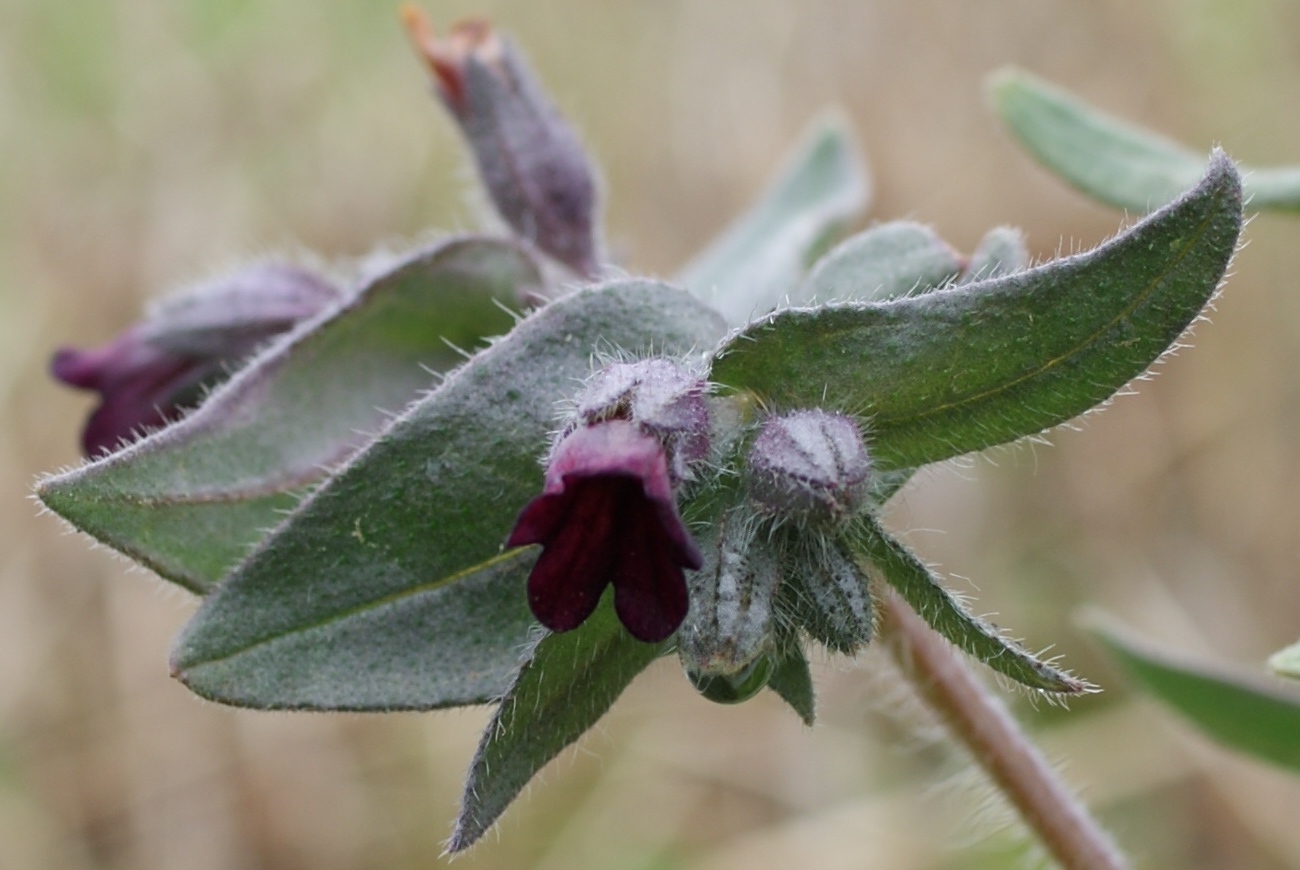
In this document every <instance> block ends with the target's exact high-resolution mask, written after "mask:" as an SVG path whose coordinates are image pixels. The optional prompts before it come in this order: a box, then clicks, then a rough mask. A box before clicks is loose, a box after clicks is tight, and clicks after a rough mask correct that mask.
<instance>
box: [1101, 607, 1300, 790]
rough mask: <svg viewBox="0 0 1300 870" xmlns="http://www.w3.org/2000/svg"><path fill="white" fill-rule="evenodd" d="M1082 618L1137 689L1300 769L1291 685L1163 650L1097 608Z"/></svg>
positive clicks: (1296, 701) (1298, 716)
mask: <svg viewBox="0 0 1300 870" xmlns="http://www.w3.org/2000/svg"><path fill="white" fill-rule="evenodd" d="M1081 622H1082V623H1083V624H1084V627H1085V628H1087V629H1088V631H1089V632H1090V633H1091V634H1092V635H1093V636H1094V637H1096V638H1097V639H1098V640H1099V641H1101V643H1102V644H1103V645H1104V646H1105V648H1106V651H1107V652H1109V653H1110V654H1111V656H1112V658H1113V659H1114V661H1115V662H1116V664H1118V665H1119V666H1120V668H1121V670H1123V672H1124V675H1125V676H1126V677H1128V678H1129V680H1130V681H1131V682H1132V683H1133V684H1134V685H1135V686H1137V687H1138V688H1139V689H1141V690H1142V691H1144V692H1146V693H1148V694H1150V695H1151V696H1152V697H1154V698H1156V699H1157V700H1159V701H1161V702H1162V703H1164V704H1166V705H1167V706H1169V707H1172V708H1173V709H1174V710H1176V711H1178V712H1179V713H1181V714H1182V715H1183V716H1185V717H1187V718H1188V719H1190V720H1191V722H1192V724H1194V725H1196V727H1198V728H1200V729H1201V730H1202V731H1204V732H1205V733H1207V734H1209V735H1210V736H1211V737H1213V738H1214V739H1215V740H1217V741H1219V742H1220V743H1222V744H1224V745H1225V746H1229V747H1231V748H1233V749H1236V750H1238V751H1240V752H1245V753H1248V754H1250V755H1254V756H1256V757H1258V758H1262V759H1264V760H1266V761H1271V762H1273V763H1274V764H1280V765H1283V766H1286V767H1290V768H1293V769H1297V770H1300V691H1297V690H1296V689H1295V688H1294V687H1293V686H1290V685H1288V684H1286V683H1282V682H1280V681H1277V680H1269V679H1267V678H1265V677H1263V676H1262V675H1260V674H1256V673H1254V672H1242V671H1238V670H1236V669H1232V668H1228V667H1225V666H1223V665H1211V664H1206V663H1202V662H1196V661H1192V660H1190V659H1188V658H1186V657H1184V656H1181V655H1175V654H1172V653H1168V652H1165V651H1163V650H1160V649H1158V648H1156V647H1155V646H1154V645H1153V644H1151V643H1149V642H1147V641H1146V640H1144V639H1142V638H1140V637H1139V636H1137V634H1136V633H1135V632H1134V631H1133V630H1132V629H1129V628H1127V627H1126V626H1124V625H1122V624H1121V623H1119V622H1118V621H1117V620H1115V619H1113V618H1111V617H1109V616H1107V615H1105V614H1103V613H1100V612H1098V611H1088V612H1087V613H1085V615H1084V616H1083V618H1082V619H1081Z"/></svg>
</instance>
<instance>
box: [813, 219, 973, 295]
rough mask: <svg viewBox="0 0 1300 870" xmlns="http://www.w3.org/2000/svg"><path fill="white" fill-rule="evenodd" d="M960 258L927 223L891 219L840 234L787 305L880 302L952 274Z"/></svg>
mask: <svg viewBox="0 0 1300 870" xmlns="http://www.w3.org/2000/svg"><path fill="white" fill-rule="evenodd" d="M961 270H962V258H961V257H960V256H959V255H958V254H957V252H956V251H954V250H953V249H952V247H951V246H949V245H948V243H947V242H945V241H944V240H943V239H941V238H939V236H938V235H936V234H935V232H934V230H932V229H930V228H929V227H927V226H923V225H921V224H918V223H912V222H911V221H891V222H889V223H884V224H880V225H878V226H874V227H872V228H871V229H869V230H867V231H865V232H862V233H858V234H857V235H856V236H852V237H851V238H848V239H845V240H844V241H843V242H840V243H839V244H838V245H836V246H835V248H834V249H833V250H832V251H831V252H830V253H828V254H827V255H826V256H824V257H822V258H821V259H820V260H818V261H817V263H816V265H814V266H813V269H812V271H811V272H810V273H809V274H808V277H807V278H805V279H804V281H803V283H802V284H801V285H800V286H799V288H798V290H796V291H795V292H794V293H792V294H791V295H790V307H797V306H801V305H809V304H812V303H813V302H831V301H845V300H856V301H859V302H882V301H884V300H886V299H893V298H894V297H896V296H907V295H910V294H913V293H925V292H928V291H930V290H933V289H934V288H936V287H941V286H943V285H944V284H946V283H948V282H949V281H951V280H953V279H954V278H956V277H957V276H958V275H959V274H960V273H961Z"/></svg>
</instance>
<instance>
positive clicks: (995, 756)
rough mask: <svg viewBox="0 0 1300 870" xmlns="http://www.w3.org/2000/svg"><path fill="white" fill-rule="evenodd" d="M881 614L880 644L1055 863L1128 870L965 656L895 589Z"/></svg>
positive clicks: (1085, 869)
mask: <svg viewBox="0 0 1300 870" xmlns="http://www.w3.org/2000/svg"><path fill="white" fill-rule="evenodd" d="M881 610H882V613H883V616H884V619H883V620H882V626H881V632H880V633H881V638H882V639H883V640H885V641H886V643H887V644H888V646H889V649H890V652H891V653H892V654H893V656H894V659H895V661H896V662H897V663H898V666H899V668H900V670H902V672H903V673H904V674H905V675H906V676H907V677H908V679H909V680H910V681H911V683H912V685H913V687H914V688H915V689H916V691H917V693H918V694H919V695H920V696H921V698H922V699H923V700H924V701H925V702H926V703H927V704H928V705H929V706H930V708H931V709H933V710H934V712H935V713H936V714H938V716H939V717H940V718H941V719H942V720H943V723H944V725H945V726H947V728H948V729H949V731H950V732H951V733H952V734H953V735H954V736H955V737H956V738H957V739H958V740H960V741H961V742H962V743H963V744H965V746H966V748H967V749H968V750H970V753H971V755H972V756H973V757H974V759H975V761H976V762H978V763H979V765H980V767H982V768H984V771H985V773H987V774H988V775H989V777H990V778H991V779H992V780H993V782H994V783H995V784H996V785H997V787H998V788H999V789H1000V790H1001V791H1002V792H1003V794H1005V795H1006V797H1007V799H1008V800H1009V801H1010V802H1011V803H1012V805H1013V806H1015V808H1016V809H1017V810H1018V811H1019V813H1020V816H1021V818H1022V819H1023V820H1024V822H1025V824H1026V825H1027V826H1028V827H1029V828H1030V829H1031V830H1032V831H1033V832H1034V833H1035V834H1037V835H1038V837H1039V839H1040V840H1042V843H1043V845H1044V846H1045V847H1046V848H1047V850H1048V851H1049V852H1050V853H1051V854H1052V856H1053V857H1054V858H1055V859H1056V860H1057V862H1059V863H1060V865H1061V866H1062V867H1065V868H1069V870H1124V868H1125V867H1127V866H1128V865H1127V863H1126V862H1125V860H1124V858H1123V856H1122V855H1121V854H1120V852H1119V850H1118V849H1117V848H1116V846H1115V844H1114V842H1113V841H1112V840H1111V839H1110V837H1109V836H1108V835H1107V834H1106V832H1105V831H1103V830H1102V829H1101V827H1100V826H1099V825H1098V824H1097V822H1096V820H1094V819H1093V818H1092V817H1091V816H1089V815H1088V813H1087V811H1086V810H1085V809H1084V808H1083V805H1082V804H1081V803H1080V802H1079V801H1078V799H1077V798H1076V797H1075V796H1074V795H1073V794H1072V793H1071V792H1070V790H1069V789H1068V788H1067V787H1066V786H1065V784H1064V783H1063V782H1062V781H1061V780H1060V778H1059V777H1058V776H1057V774H1056V771H1055V770H1053V769H1052V766H1051V765H1050V764H1048V763H1047V760H1046V759H1045V758H1044V757H1043V755H1042V753H1040V752H1039V751H1038V749H1037V747H1035V746H1034V745H1033V744H1032V743H1030V742H1029V739H1028V738H1027V737H1026V736H1025V734H1024V732H1023V731H1021V730H1020V727H1019V726H1018V725H1017V724H1016V721H1015V720H1014V719H1013V718H1012V717H1011V714H1010V713H1009V712H1008V711H1007V708H1006V707H1005V706H1003V704H1002V703H1001V702H1000V701H999V700H998V699H997V698H996V697H994V696H993V695H992V694H990V693H989V691H988V690H987V689H986V688H985V687H984V685H983V684H982V683H981V682H980V681H979V680H978V679H977V678H976V677H975V675H974V674H973V673H971V671H970V670H969V669H968V668H967V667H966V663H965V662H964V661H963V660H962V657H961V655H960V653H958V652H957V650H956V649H954V648H953V647H952V646H951V645H950V644H949V643H948V642H947V641H946V640H944V639H943V638H942V637H940V636H939V635H938V634H936V633H935V632H934V631H933V630H931V628H930V627H929V626H928V625H926V623H925V621H924V620H922V619H921V618H920V617H919V616H917V615H916V613H915V612H914V611H913V610H912V609H911V608H910V607H908V606H907V603H906V602H905V601H903V599H902V598H901V597H900V596H899V595H898V593H897V592H895V591H894V590H893V589H892V588H886V589H885V590H884V596H883V600H882V601H881Z"/></svg>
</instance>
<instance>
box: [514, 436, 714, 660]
mask: <svg viewBox="0 0 1300 870" xmlns="http://www.w3.org/2000/svg"><path fill="white" fill-rule="evenodd" d="M668 469H669V459H668V456H667V454H666V453H665V450H664V447H663V445H662V444H661V443H660V441H659V440H658V439H657V438H655V437H654V436H652V435H649V434H646V433H645V432H644V431H642V429H641V428H640V427H639V426H638V425H637V424H636V423H633V422H631V421H629V420H625V419H610V420H606V421H603V422H599V423H595V424H593V425H589V426H581V427H579V428H577V429H574V430H573V431H572V432H569V433H568V434H567V435H565V436H564V437H563V438H562V439H561V440H560V441H559V443H558V444H557V445H556V446H555V449H554V451H553V452H552V454H551V460H550V463H549V465H548V466H547V469H546V483H545V486H544V488H543V490H542V494H541V495H540V496H538V497H537V498H534V499H533V500H532V501H530V502H529V503H528V504H527V505H526V506H525V507H524V509H523V510H522V511H521V512H520V514H519V518H518V520H516V521H515V527H514V530H513V531H512V532H511V533H510V538H509V540H507V542H506V544H507V546H511V547H519V546H523V545H525V544H541V545H542V547H543V548H544V549H543V550H542V555H541V556H540V557H539V558H538V560H537V564H536V565H534V566H533V570H532V573H531V574H530V575H529V577H528V603H529V606H530V607H531V608H532V611H533V615H535V616H536V617H537V619H538V620H539V621H540V622H541V623H542V624H543V625H545V626H546V627H547V628H549V629H551V630H552V631H568V630H569V629H572V628H577V627H578V626H579V625H581V624H582V622H583V620H585V619H586V618H587V617H588V616H590V615H591V612H592V611H593V610H595V608H596V604H597V603H598V602H599V601H600V596H601V594H602V593H603V592H604V591H605V587H606V586H609V585H613V587H614V609H615V611H616V612H617V613H618V618H619V619H620V620H621V621H622V623H623V625H624V626H626V628H627V630H628V631H629V632H631V634H632V635H633V636H634V637H636V638H638V639H640V640H643V641H647V642H650V643H655V642H658V641H661V640H663V639H664V638H666V637H668V636H669V635H671V634H672V633H673V632H674V631H676V630H677V627H678V626H679V625H680V624H681V622H682V619H683V618H685V616H686V610H687V604H688V601H687V593H686V580H685V575H684V573H683V569H685V568H690V569H693V570H694V569H698V568H699V567H700V565H701V564H702V562H703V560H702V558H701V555H700V551H699V549H698V548H697V547H696V545H695V542H694V541H693V540H692V539H691V536H690V533H689V532H687V530H686V527H685V526H684V525H683V524H682V520H681V517H680V516H678V514H677V507H676V504H675V502H674V500H673V489H672V481H671V480H670V477H669V471H668Z"/></svg>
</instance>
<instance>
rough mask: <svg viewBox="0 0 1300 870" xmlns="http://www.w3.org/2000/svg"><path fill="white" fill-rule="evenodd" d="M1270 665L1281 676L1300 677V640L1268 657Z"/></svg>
mask: <svg viewBox="0 0 1300 870" xmlns="http://www.w3.org/2000/svg"><path fill="white" fill-rule="evenodd" d="M1268 666H1269V667H1270V668H1272V669H1273V673H1275V674H1277V675H1278V676H1280V677H1292V678H1295V679H1300V642H1298V643H1293V644H1291V645H1290V646H1288V647H1284V648H1283V649H1280V650H1278V651H1277V652H1275V653H1273V654H1272V655H1271V656H1269V657H1268Z"/></svg>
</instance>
